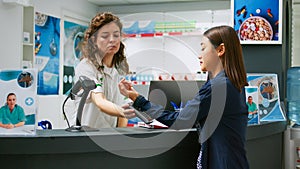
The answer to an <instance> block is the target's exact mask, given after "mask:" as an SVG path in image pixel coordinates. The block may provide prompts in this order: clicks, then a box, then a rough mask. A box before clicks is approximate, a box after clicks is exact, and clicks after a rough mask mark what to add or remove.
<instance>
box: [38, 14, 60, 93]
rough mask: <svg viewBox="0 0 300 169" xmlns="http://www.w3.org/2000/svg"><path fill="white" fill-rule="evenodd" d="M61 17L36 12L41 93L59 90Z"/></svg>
mask: <svg viewBox="0 0 300 169" xmlns="http://www.w3.org/2000/svg"><path fill="white" fill-rule="evenodd" d="M59 54H60V19H59V18H56V17H53V16H49V15H46V14H42V13H39V12H36V13H35V56H36V59H35V60H36V61H35V67H36V68H38V91H37V93H38V94H39V95H57V94H58V92H59V65H60V64H59V56H60V55H59Z"/></svg>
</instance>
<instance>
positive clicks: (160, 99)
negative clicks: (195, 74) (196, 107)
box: [148, 81, 206, 111]
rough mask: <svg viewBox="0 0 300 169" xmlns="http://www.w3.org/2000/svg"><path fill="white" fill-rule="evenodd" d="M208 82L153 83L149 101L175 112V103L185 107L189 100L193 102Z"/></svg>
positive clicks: (150, 88) (150, 87)
mask: <svg viewBox="0 0 300 169" xmlns="http://www.w3.org/2000/svg"><path fill="white" fill-rule="evenodd" d="M205 82H206V81H151V83H150V86H149V93H148V99H149V100H150V101H151V102H152V103H155V104H160V105H162V106H163V107H165V110H170V111H174V105H172V103H171V102H173V103H175V104H176V105H177V106H178V107H180V104H181V102H182V103H183V106H185V104H186V102H187V101H188V100H192V99H193V98H194V97H195V96H196V94H197V92H198V91H199V90H200V88H201V86H202V85H203V84H204V83H205Z"/></svg>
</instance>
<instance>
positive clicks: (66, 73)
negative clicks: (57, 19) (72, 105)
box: [63, 21, 87, 94]
mask: <svg viewBox="0 0 300 169" xmlns="http://www.w3.org/2000/svg"><path fill="white" fill-rule="evenodd" d="M86 29H87V26H83V25H80V24H77V23H73V22H69V21H64V32H65V34H64V70H63V94H66V93H67V92H68V91H69V90H70V89H71V88H72V84H73V81H74V80H73V77H74V68H75V67H76V65H77V64H78V63H79V61H80V57H81V55H82V53H81V46H82V43H83V38H84V32H85V30H86Z"/></svg>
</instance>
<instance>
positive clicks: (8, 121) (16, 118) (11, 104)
mask: <svg viewBox="0 0 300 169" xmlns="http://www.w3.org/2000/svg"><path fill="white" fill-rule="evenodd" d="M16 102H17V98H16V94H14V93H9V94H8V95H7V98H6V104H5V105H4V106H2V107H1V108H0V127H3V128H7V129H11V128H15V127H20V126H23V125H24V124H25V120H26V117H25V113H24V109H23V108H22V107H21V106H19V105H17V104H16Z"/></svg>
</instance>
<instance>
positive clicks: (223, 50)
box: [217, 43, 225, 57]
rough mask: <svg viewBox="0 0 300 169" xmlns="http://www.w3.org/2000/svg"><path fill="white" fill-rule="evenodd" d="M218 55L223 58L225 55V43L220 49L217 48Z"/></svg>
mask: <svg viewBox="0 0 300 169" xmlns="http://www.w3.org/2000/svg"><path fill="white" fill-rule="evenodd" d="M217 53H218V56H219V57H221V56H223V55H224V54H225V45H224V43H221V44H220V45H219V46H218V48H217Z"/></svg>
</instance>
